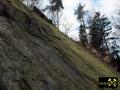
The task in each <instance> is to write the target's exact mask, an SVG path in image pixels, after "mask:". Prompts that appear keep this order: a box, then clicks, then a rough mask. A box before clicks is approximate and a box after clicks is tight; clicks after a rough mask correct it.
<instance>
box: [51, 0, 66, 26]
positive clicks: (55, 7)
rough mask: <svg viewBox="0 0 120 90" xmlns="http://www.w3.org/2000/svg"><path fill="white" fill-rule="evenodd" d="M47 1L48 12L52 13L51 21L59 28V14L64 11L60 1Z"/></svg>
mask: <svg viewBox="0 0 120 90" xmlns="http://www.w3.org/2000/svg"><path fill="white" fill-rule="evenodd" d="M49 1H50V6H49V11H50V12H51V13H52V21H53V23H55V24H56V26H57V27H58V28H59V19H60V12H61V10H62V9H64V7H63V3H62V0H49Z"/></svg>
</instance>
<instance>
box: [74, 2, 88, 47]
mask: <svg viewBox="0 0 120 90" xmlns="http://www.w3.org/2000/svg"><path fill="white" fill-rule="evenodd" d="M84 7H85V5H81V4H79V6H78V8H77V10H75V13H74V14H75V15H77V20H78V21H79V22H80V27H79V40H80V43H81V44H82V45H84V46H86V44H87V34H86V24H85V20H84V15H85V14H86V11H84Z"/></svg>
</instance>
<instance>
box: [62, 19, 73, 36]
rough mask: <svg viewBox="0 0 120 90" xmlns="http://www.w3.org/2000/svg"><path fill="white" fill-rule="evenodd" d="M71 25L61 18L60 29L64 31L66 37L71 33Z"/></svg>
mask: <svg viewBox="0 0 120 90" xmlns="http://www.w3.org/2000/svg"><path fill="white" fill-rule="evenodd" d="M72 27H73V23H71V22H70V21H68V20H67V18H66V17H62V18H61V20H60V29H61V30H64V33H65V35H68V33H69V32H70V31H72Z"/></svg>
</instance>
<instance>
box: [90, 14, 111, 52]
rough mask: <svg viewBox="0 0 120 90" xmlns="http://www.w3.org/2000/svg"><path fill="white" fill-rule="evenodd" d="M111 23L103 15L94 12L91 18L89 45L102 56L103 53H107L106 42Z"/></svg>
mask: <svg viewBox="0 0 120 90" xmlns="http://www.w3.org/2000/svg"><path fill="white" fill-rule="evenodd" d="M110 24H111V22H110V21H109V20H108V18H107V17H106V16H105V15H103V16H101V15H100V12H96V13H95V16H94V17H93V19H92V21H91V25H90V36H91V37H90V45H91V47H93V48H95V49H96V50H98V51H99V52H100V53H101V54H104V51H106V50H107V51H109V46H108V42H109V40H110V39H111V38H109V37H108V36H109V34H110V33H111V29H112V27H111V25H110Z"/></svg>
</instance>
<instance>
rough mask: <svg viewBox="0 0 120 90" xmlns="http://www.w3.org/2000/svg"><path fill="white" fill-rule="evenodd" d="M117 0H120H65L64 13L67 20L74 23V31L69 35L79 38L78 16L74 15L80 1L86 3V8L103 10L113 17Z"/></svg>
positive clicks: (103, 12)
mask: <svg viewBox="0 0 120 90" xmlns="http://www.w3.org/2000/svg"><path fill="white" fill-rule="evenodd" d="M117 1H120V0H63V5H64V11H63V14H64V16H65V17H66V18H67V21H68V22H70V23H73V28H72V31H71V32H70V33H69V36H70V37H72V38H73V39H75V40H78V29H77V28H78V26H79V24H78V22H77V20H76V16H74V10H75V9H76V8H77V6H78V4H79V3H82V4H85V5H86V6H85V10H89V11H101V12H102V14H105V15H106V16H108V17H112V15H113V14H114V13H115V12H114V10H115V9H116V4H117Z"/></svg>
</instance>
